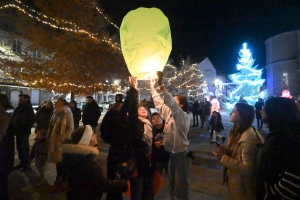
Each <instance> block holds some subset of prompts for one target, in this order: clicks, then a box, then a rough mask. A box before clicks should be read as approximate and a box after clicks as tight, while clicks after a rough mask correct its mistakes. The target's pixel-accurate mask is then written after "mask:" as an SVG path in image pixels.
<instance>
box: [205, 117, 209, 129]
mask: <svg viewBox="0 0 300 200" xmlns="http://www.w3.org/2000/svg"><path fill="white" fill-rule="evenodd" d="M209 117H210V115H205V128H206V129H208V130H209V129H210V126H209V121H208V120H209Z"/></svg>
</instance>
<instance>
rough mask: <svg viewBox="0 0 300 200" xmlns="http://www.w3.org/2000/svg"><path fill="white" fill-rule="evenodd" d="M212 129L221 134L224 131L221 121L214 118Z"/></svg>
mask: <svg viewBox="0 0 300 200" xmlns="http://www.w3.org/2000/svg"><path fill="white" fill-rule="evenodd" d="M213 128H214V130H215V131H216V132H222V131H223V130H224V126H223V123H222V119H217V118H215V117H214V122H213Z"/></svg>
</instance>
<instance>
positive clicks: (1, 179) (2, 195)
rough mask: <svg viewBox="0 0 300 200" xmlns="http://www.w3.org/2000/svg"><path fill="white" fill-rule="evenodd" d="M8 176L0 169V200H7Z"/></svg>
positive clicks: (5, 171)
mask: <svg viewBox="0 0 300 200" xmlns="http://www.w3.org/2000/svg"><path fill="white" fill-rule="evenodd" d="M8 174H9V171H8V170H6V169H3V168H0V200H8V199H9V196H8V187H7V185H8Z"/></svg>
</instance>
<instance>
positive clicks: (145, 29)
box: [120, 8, 172, 80]
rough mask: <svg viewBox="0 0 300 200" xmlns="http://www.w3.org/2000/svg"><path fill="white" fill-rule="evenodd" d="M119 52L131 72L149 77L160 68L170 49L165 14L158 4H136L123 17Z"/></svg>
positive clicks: (169, 33)
mask: <svg viewBox="0 0 300 200" xmlns="http://www.w3.org/2000/svg"><path fill="white" fill-rule="evenodd" d="M120 38H121V47H122V53H123V56H124V59H125V62H126V64H127V67H128V70H129V72H130V74H131V75H132V76H134V77H137V79H138V80H144V79H150V78H151V77H152V76H153V75H154V74H155V72H156V71H163V69H164V66H165V64H166V63H167V60H168V58H169V55H170V52H171V49H172V40H171V31H170V25H169V20H168V18H167V17H166V16H165V15H164V14H163V12H162V11H161V10H159V9H157V8H138V9H136V10H132V11H130V12H129V13H127V15H126V16H125V17H124V18H123V21H122V24H121V27H120Z"/></svg>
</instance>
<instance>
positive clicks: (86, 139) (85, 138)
mask: <svg viewBox="0 0 300 200" xmlns="http://www.w3.org/2000/svg"><path fill="white" fill-rule="evenodd" d="M92 135H93V129H92V127H91V126H90V125H86V126H85V130H84V133H83V135H82V137H81V139H80V141H79V142H78V144H81V145H89V144H90V141H91V139H92Z"/></svg>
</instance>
